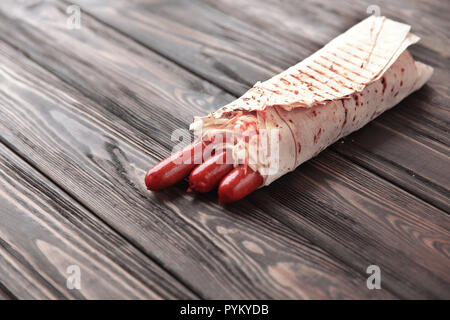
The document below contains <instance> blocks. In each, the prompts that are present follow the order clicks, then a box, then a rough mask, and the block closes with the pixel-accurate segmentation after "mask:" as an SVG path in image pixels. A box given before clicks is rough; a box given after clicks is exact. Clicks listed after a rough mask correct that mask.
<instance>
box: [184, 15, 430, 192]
mask: <svg viewBox="0 0 450 320" xmlns="http://www.w3.org/2000/svg"><path fill="white" fill-rule="evenodd" d="M418 40H419V38H418V37H417V36H416V35H414V34H412V33H410V26H409V25H406V24H402V23H399V22H395V21H392V20H390V19H387V18H385V17H376V16H371V17H369V18H367V19H365V20H363V21H362V22H360V23H358V24H357V25H355V26H354V27H352V28H351V29H349V30H348V31H346V32H345V33H343V34H342V35H340V36H338V37H337V38H335V39H333V40H332V41H331V42H329V43H328V44H327V45H326V46H325V47H323V48H322V49H320V50H319V51H317V52H316V53H314V54H313V55H311V56H310V57H308V58H306V59H305V60H303V61H302V62H300V63H298V64H296V65H294V66H292V67H290V68H289V69H287V70H285V71H283V72H282V73H280V74H278V75H276V76H274V77H273V78H271V79H269V80H267V81H265V82H262V83H261V82H258V83H256V84H255V85H254V86H253V87H252V88H251V89H250V90H249V91H247V92H246V93H245V94H244V95H243V96H241V97H240V98H238V99H237V100H235V101H233V102H231V103H229V104H228V105H226V106H224V107H222V108H220V109H219V110H217V111H215V112H213V113H211V114H209V115H207V116H205V117H196V118H195V119H194V122H193V123H192V124H191V127H190V128H191V130H193V131H194V132H195V133H196V134H197V135H200V136H211V135H217V134H218V133H233V136H234V137H235V140H236V141H235V144H234V145H233V147H232V149H233V152H232V157H233V161H234V163H235V164H236V165H237V164H239V163H241V164H242V163H244V164H245V165H248V166H249V167H250V168H251V169H253V170H254V171H257V172H259V173H260V174H261V175H262V177H263V179H264V183H263V184H264V185H268V184H270V183H271V182H273V181H274V180H276V179H277V178H279V177H280V176H282V175H284V174H286V173H287V172H289V171H292V170H294V169H295V168H296V167H298V166H299V165H300V164H302V163H303V162H305V161H307V160H308V159H310V158H312V157H314V156H315V155H317V154H318V153H319V152H320V151H322V150H323V149H325V148H326V147H327V146H329V145H330V144H332V143H334V142H335V141H337V140H338V139H340V138H342V137H344V136H346V135H348V134H350V133H351V132H353V131H355V130H358V129H359V128H361V127H362V126H364V125H365V124H367V123H368V122H369V121H371V120H372V119H374V118H375V117H377V116H379V115H380V114H381V113H383V112H384V111H386V110H388V109H389V108H391V107H393V106H395V105H396V104H397V103H398V102H400V101H401V100H402V99H404V98H405V97H406V96H408V95H409V94H410V93H412V92H413V91H415V90H417V89H419V88H420V87H421V86H422V85H423V84H424V83H425V82H426V81H427V80H428V79H429V78H430V77H431V75H432V72H433V69H432V68H431V67H429V66H427V65H425V64H423V63H420V62H417V61H415V60H414V59H413V58H412V56H411V55H410V53H409V52H408V51H407V47H408V46H410V45H411V44H414V43H416V42H417V41H418ZM249 126H250V127H254V128H255V131H254V132H256V137H255V136H253V137H250V138H248V136H246V135H244V134H243V130H246V129H247V128H248V127H249ZM244 137H246V138H244ZM269 149H270V150H269Z"/></svg>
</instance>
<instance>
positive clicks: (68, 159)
mask: <svg viewBox="0 0 450 320" xmlns="http://www.w3.org/2000/svg"><path fill="white" fill-rule="evenodd" d="M0 68H1V71H2V72H1V74H2V79H1V81H2V83H3V84H6V83H8V86H7V88H6V87H2V89H0V97H1V98H0V105H1V106H2V111H3V113H4V116H3V117H2V119H1V120H0V131H1V132H2V133H3V137H2V139H3V140H4V142H5V143H7V144H8V145H9V146H10V147H11V148H13V149H14V151H16V152H17V153H19V154H21V155H22V156H23V157H25V158H26V159H27V160H28V161H30V162H31V163H32V164H33V165H34V166H36V167H39V168H40V170H42V172H44V173H45V174H46V175H47V176H49V177H50V178H51V179H52V180H54V181H55V182H56V183H57V184H58V185H60V186H62V187H63V188H64V189H65V190H67V191H68V192H69V193H70V194H71V195H73V196H74V197H75V198H76V199H78V200H79V201H80V202H81V203H83V204H84V205H85V206H86V207H88V208H89V209H90V210H92V211H93V212H95V213H96V214H97V215H98V216H100V217H101V218H102V220H103V221H105V222H107V223H108V224H110V225H111V226H113V227H114V229H116V230H118V231H120V232H121V233H122V234H124V235H125V236H126V238H127V239H128V240H129V241H131V242H132V243H133V244H134V245H136V246H137V247H139V248H140V249H141V250H143V251H145V252H146V253H147V254H148V255H150V256H152V257H154V259H156V260H157V261H159V262H160V263H161V265H163V266H164V267H165V268H166V269H168V270H170V271H171V272H172V273H174V274H176V275H177V276H178V277H180V278H182V279H183V280H184V281H185V282H186V283H188V284H189V286H190V287H192V288H193V289H194V290H195V292H198V293H199V295H200V296H202V297H206V298H256V297H258V298H305V299H308V298H356V297H358V298H361V297H365V298H375V297H377V298H393V297H394V296H393V295H392V294H391V293H389V291H387V290H383V291H375V292H374V291H369V290H367V288H366V287H365V277H364V276H363V275H362V274H361V272H359V271H355V270H352V269H349V268H348V266H347V265H345V264H342V263H341V262H339V261H336V260H335V259H334V257H331V256H330V255H328V254H327V253H326V252H324V251H323V250H321V249H320V248H318V247H316V246H314V245H313V244H311V242H310V241H308V240H306V239H305V238H303V237H302V236H300V235H298V234H296V233H295V232H293V231H291V230H290V229H289V228H287V227H286V226H284V225H283V224H281V223H280V222H278V221H276V220H274V219H272V218H270V217H268V216H267V215H266V214H265V213H264V211H263V210H260V209H258V208H256V207H254V206H251V205H250V204H249V203H247V204H245V203H244V204H243V205H242V207H241V208H239V209H235V210H233V211H232V212H226V211H224V210H223V209H222V208H221V207H220V206H218V205H216V204H215V203H214V202H215V201H214V197H213V196H211V195H208V196H206V197H200V198H196V197H194V196H192V195H189V194H186V193H185V191H184V190H185V188H186V185H181V186H178V187H176V188H174V189H171V190H167V191H165V192H162V193H154V194H150V193H148V192H147V190H146V189H145V186H144V183H143V176H144V174H145V171H146V169H147V168H148V166H150V165H152V164H154V163H155V162H156V161H157V160H156V159H155V157H154V156H153V155H150V154H148V153H146V152H144V151H143V150H142V149H140V148H138V147H136V146H134V145H133V144H131V143H130V141H129V140H127V139H124V138H122V137H121V136H120V135H117V134H116V131H115V130H112V129H110V128H107V127H106V126H105V125H104V124H103V123H101V122H100V121H99V120H98V119H94V118H91V117H90V116H89V117H88V116H86V113H85V112H84V110H89V109H97V110H100V109H99V107H98V106H97V105H95V104H93V103H92V102H91V101H90V100H89V99H87V98H85V97H84V96H81V95H80V94H79V93H78V92H76V91H74V90H73V89H71V88H70V87H67V86H66V85H65V84H64V83H62V82H61V81H59V80H58V79H56V78H55V77H53V76H52V75H51V74H49V73H48V72H46V71H45V70H42V69H41V68H39V67H37V66H36V65H34V64H33V63H31V62H30V61H29V60H28V59H27V58H26V57H25V56H22V55H21V54H20V53H19V52H17V51H16V50H14V49H13V48H11V47H9V46H7V45H5V44H0ZM42 78H45V79H46V82H42V81H39V79H42ZM159 147H161V146H159Z"/></svg>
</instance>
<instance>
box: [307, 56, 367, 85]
mask: <svg viewBox="0 0 450 320" xmlns="http://www.w3.org/2000/svg"><path fill="white" fill-rule="evenodd" d="M321 58H322V59H324V60H327V61H329V62H331V63H333V64H335V65H337V66H339V67H341V68H342V69H344V70H345V71H347V72H349V73H353V74H354V75H356V76H358V77H360V78H362V79H364V80H365V81H370V80H371V78H368V77H366V76H365V75H362V74H360V73H356V72H355V71H353V70H351V69H349V68H348V67H346V66H344V65H342V64H340V63H338V62H336V61H331V60H329V59H328V58H327V57H325V56H321ZM336 58H338V59H341V60H344V59H342V58H341V57H338V56H336ZM344 61H345V60H344ZM314 62H315V63H318V62H317V61H314ZM352 65H353V66H356V65H355V64H352ZM335 73H336V74H338V75H340V73H337V72H335ZM354 82H356V81H354ZM359 84H361V83H359Z"/></svg>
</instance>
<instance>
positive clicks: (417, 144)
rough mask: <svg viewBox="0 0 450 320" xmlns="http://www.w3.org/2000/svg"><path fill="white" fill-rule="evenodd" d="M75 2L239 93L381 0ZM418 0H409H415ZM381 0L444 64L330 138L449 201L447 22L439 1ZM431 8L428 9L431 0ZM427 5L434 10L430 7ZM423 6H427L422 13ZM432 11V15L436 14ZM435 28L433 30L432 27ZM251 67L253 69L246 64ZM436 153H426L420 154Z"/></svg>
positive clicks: (423, 193) (428, 57) (431, 59)
mask: <svg viewBox="0 0 450 320" xmlns="http://www.w3.org/2000/svg"><path fill="white" fill-rule="evenodd" d="M76 3H78V4H79V5H81V7H82V8H83V9H84V10H86V11H87V12H90V13H92V14H94V15H96V16H97V17H99V18H100V19H102V20H104V21H106V22H107V23H108V24H111V25H113V26H114V27H116V28H118V29H120V30H122V31H123V32H125V33H127V34H129V35H130V36H131V37H133V38H135V39H138V40H139V41H140V42H141V43H144V44H145V45H147V46H148V47H150V48H152V49H154V50H155V51H157V52H159V53H160V54H162V55H164V56H166V57H168V58H170V59H172V60H174V61H176V62H177V63H179V64H180V65H182V66H183V67H185V68H187V69H189V70H191V71H193V72H194V73H196V74H198V75H200V76H202V77H204V78H205V79H208V80H209V81H211V82H212V83H214V84H216V85H218V86H219V87H222V88H225V89H226V90H228V91H229V92H230V93H232V94H234V95H236V96H238V95H241V94H242V93H244V92H245V91H246V90H247V89H248V88H249V87H250V86H251V85H253V84H254V83H255V82H256V81H258V80H264V79H267V78H269V77H271V76H273V75H274V74H276V73H278V72H280V71H281V70H284V69H285V68H287V67H289V66H291V65H293V64H295V63H296V62H298V61H300V60H302V59H303V58H305V57H307V56H308V55H310V54H311V53H313V52H315V51H316V50H317V49H319V48H320V47H322V46H323V45H324V44H326V43H327V42H328V41H329V40H331V39H332V38H333V37H335V36H337V35H338V34H340V33H342V32H343V31H345V30H346V29H347V28H349V27H350V26H352V25H353V24H355V23H356V22H358V21H359V20H361V19H363V18H364V17H366V8H367V7H368V6H369V5H371V4H377V2H375V3H373V1H362V2H357V3H356V4H355V5H354V4H353V2H352V3H350V2H348V1H338V2H336V1H331V2H323V1H306V2H298V1H283V2H279V1H270V0H266V1H256V0H255V1H246V2H245V3H241V2H239V3H238V2H236V1H233V0H220V1H215V0H214V1H170V2H167V1H144V0H140V1H132V2H130V1H114V2H112V3H111V4H109V5H108V6H105V5H104V2H103V1H90V0H89V1H86V0H77V1H76ZM408 3H410V2H408ZM408 3H405V2H399V3H397V2H396V3H395V4H390V3H389V2H386V1H384V2H381V3H378V4H379V5H380V7H381V10H382V13H383V14H386V15H388V16H389V17H392V18H394V19H398V20H400V21H404V22H406V23H410V24H411V25H412V26H413V32H415V33H418V34H419V35H420V36H422V38H423V39H422V41H421V42H420V43H419V45H416V46H413V47H412V49H411V51H412V53H413V54H414V55H415V56H416V57H417V59H419V60H421V61H424V62H426V63H428V64H430V65H432V66H433V67H434V68H435V74H434V76H433V78H432V79H431V80H430V82H429V84H428V85H427V86H426V87H425V88H423V89H422V90H421V91H420V92H418V93H415V94H413V95H412V96H411V97H408V98H407V99H405V100H404V101H403V102H402V103H400V104H399V105H398V106H397V107H396V108H394V109H393V110H391V111H388V112H387V113H385V114H383V115H382V116H381V117H379V118H378V119H376V120H375V121H373V122H372V123H370V124H369V125H368V126H367V127H366V128H365V129H364V131H362V132H357V133H355V134H353V135H352V136H351V137H350V139H347V140H346V142H347V143H345V144H337V145H334V146H332V147H331V148H332V149H333V150H335V151H337V152H339V153H340V154H343V155H344V156H346V157H347V158H348V159H351V160H352V161H354V162H355V163H358V164H359V165H361V166H364V167H365V168H367V169H368V170H370V171H372V172H375V173H377V174H378V175H380V176H382V177H384V178H386V179H388V180H390V181H392V182H393V183H395V184H396V185H399V186H401V187H402V188H404V189H406V190H408V191H410V192H413V193H414V194H416V195H417V196H419V197H420V198H422V199H424V200H426V201H428V202H430V203H432V204H433V205H435V206H438V207H439V208H442V209H443V210H446V211H450V205H449V201H448V194H449V192H450V190H449V188H448V181H450V172H449V170H445V169H444V168H446V167H448V161H449V154H450V150H449V148H450V140H449V136H450V135H449V133H448V128H449V126H450V121H449V119H450V113H449V108H448V100H449V97H450V91H449V89H448V86H447V87H446V86H443V85H442V84H443V83H447V82H448V81H449V80H450V78H449V76H448V75H449V72H450V69H449V63H448V62H449V55H448V50H445V47H447V49H448V45H447V46H446V45H445V44H448V40H446V39H448V33H449V32H448V29H450V28H446V27H447V25H448V23H447V22H446V20H445V19H444V20H438V22H437V23H436V22H435V20H434V18H431V17H430V14H431V13H430V12H434V11H439V10H441V9H442V7H444V5H443V4H442V3H441V2H439V1H431V2H430V3H427V4H426V5H425V4H420V3H413V4H412V5H408ZM425 8H426V9H425ZM423 11H425V12H426V13H425V14H422V13H423ZM419 12H420V13H419ZM427 13H428V15H427ZM431 30H433V32H431ZM243 70H245V71H243ZM422 154H423V155H425V154H426V155H428V157H427V159H424V158H423V157H420V156H418V155H422Z"/></svg>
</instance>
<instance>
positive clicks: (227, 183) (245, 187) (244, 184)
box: [218, 165, 264, 204]
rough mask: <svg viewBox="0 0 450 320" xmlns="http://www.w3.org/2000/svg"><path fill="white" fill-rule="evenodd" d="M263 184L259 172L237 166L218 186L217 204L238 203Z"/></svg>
mask: <svg viewBox="0 0 450 320" xmlns="http://www.w3.org/2000/svg"><path fill="white" fill-rule="evenodd" d="M263 182H264V179H263V177H262V176H261V175H260V174H259V172H255V171H253V170H252V169H250V168H245V167H244V166H242V165H241V166H238V167H236V168H234V169H233V170H232V171H231V172H230V173H228V175H226V176H225V178H223V179H222V181H221V182H220V184H219V190H218V194H219V203H220V204H223V203H229V202H234V201H238V200H240V199H242V198H244V197H245V196H247V195H249V194H250V193H252V192H253V191H255V190H256V189H257V188H258V187H260V186H261V185H262V184H263Z"/></svg>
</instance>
